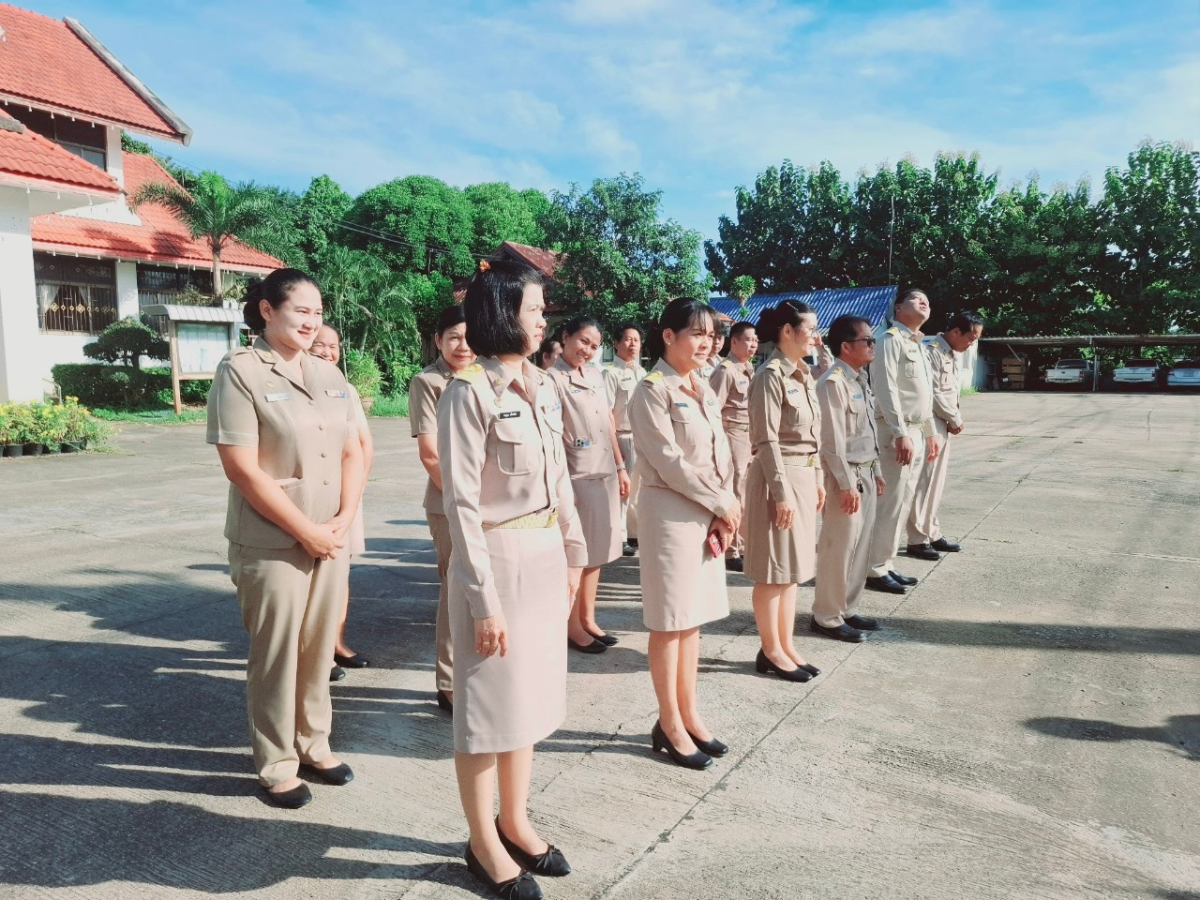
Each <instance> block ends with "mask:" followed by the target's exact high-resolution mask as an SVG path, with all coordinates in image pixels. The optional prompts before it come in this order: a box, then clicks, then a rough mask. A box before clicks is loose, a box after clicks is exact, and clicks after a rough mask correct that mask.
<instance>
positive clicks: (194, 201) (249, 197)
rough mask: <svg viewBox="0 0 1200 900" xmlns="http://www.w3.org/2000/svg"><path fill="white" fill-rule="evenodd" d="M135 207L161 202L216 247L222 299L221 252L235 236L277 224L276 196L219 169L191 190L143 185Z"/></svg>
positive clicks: (216, 283)
mask: <svg viewBox="0 0 1200 900" xmlns="http://www.w3.org/2000/svg"><path fill="white" fill-rule="evenodd" d="M130 203H131V205H132V206H133V208H134V209H137V207H139V206H141V205H142V204H143V203H157V204H158V205H159V206H162V207H165V208H166V209H168V210H170V212H172V213H173V214H174V215H175V216H176V218H178V219H179V220H180V221H181V222H183V224H184V225H186V226H187V227H188V230H189V231H191V233H192V237H194V238H196V239H198V240H203V241H206V242H207V243H208V246H209V248H210V249H211V250H212V258H213V263H212V273H213V300H214V302H215V301H219V300H220V298H221V293H222V288H221V275H222V270H221V251H222V250H223V249H224V248H225V247H226V246H227V245H228V244H229V242H230V241H231V240H233V238H234V237H235V236H238V235H241V236H243V237H247V238H249V237H250V236H251V235H253V234H254V233H255V232H262V231H264V230H268V229H270V228H272V227H273V225H274V215H273V214H274V212H275V210H276V205H277V204H276V202H275V199H274V198H273V197H272V196H271V195H270V193H269V192H268V191H265V190H263V188H261V187H259V186H258V185H256V184H254V182H252V181H251V182H240V183H238V184H234V185H231V184H229V182H227V181H226V180H225V179H224V178H222V177H221V176H220V175H218V174H217V173H216V172H201V173H200V175H199V176H197V178H196V180H195V182H194V184H193V185H192V189H191V191H185V190H184V189H183V188H181V187H180V186H179V185H178V184H163V183H161V182H158V183H155V184H147V185H143V186H142V188H141V189H140V190H139V191H138V192H137V193H136V194H135V195H134V196H133V198H132V200H131V201H130Z"/></svg>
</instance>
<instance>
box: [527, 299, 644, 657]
mask: <svg viewBox="0 0 1200 900" xmlns="http://www.w3.org/2000/svg"><path fill="white" fill-rule="evenodd" d="M562 334H563V352H562V355H561V356H560V357H559V358H558V360H557V361H556V362H555V363H554V365H553V366H551V367H550V369H549V370H548V371H547V372H546V374H547V375H548V376H549V378H550V383H551V385H553V387H554V390H555V391H556V392H557V394H558V399H559V402H560V403H561V404H562V422H563V443H564V445H565V446H566V451H567V469H568V470H569V471H570V473H571V488H572V490H573V491H574V492H575V509H576V511H577V512H578V513H579V522H580V524H581V525H582V527H583V540H584V543H585V544H587V550H588V559H587V565H586V566H585V567H584V570H583V575H582V577H581V578H580V580H579V595H578V596H577V597H576V598H575V606H574V607H572V609H571V620H570V622H569V623H568V625H567V642H568V643H569V645H570V646H571V648H572V649H574V650H578V651H579V652H581V653H603V652H604V651H605V650H607V649H608V648H609V647H611V646H613V645H614V644H616V643H618V641H617V638H615V637H613V636H612V635H611V634H608V633H606V632H605V631H604V629H602V628H601V627H600V626H599V625H598V624H596V593H597V591H598V590H599V587H600V567H601V566H603V565H606V564H608V563H610V562H612V561H613V560H614V559H617V558H619V557H620V556H621V498H622V497H627V496H628V495H629V475H628V473H627V472H626V471H625V460H624V459H622V457H621V448H620V446H619V445H618V444H617V426H616V424H615V421H614V420H613V414H612V410H611V409H610V408H609V405H608V390H607V388H606V387H605V385H604V375H603V374H602V373H601V371H600V370H599V369H598V368H597V367H596V366H593V365H591V361H592V357H594V356H595V355H596V353H598V352H599V350H600V323H599V322H597V321H596V320H595V319H593V318H592V317H591V316H575V317H574V318H572V319H568V320H567V322H566V323H565V324H564V325H563V327H562Z"/></svg>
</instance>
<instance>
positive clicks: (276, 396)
mask: <svg viewBox="0 0 1200 900" xmlns="http://www.w3.org/2000/svg"><path fill="white" fill-rule="evenodd" d="M291 399H292V395H291V394H289V393H287V392H286V391H284V392H283V393H282V394H267V402H268V403H275V402H276V401H279V400H291Z"/></svg>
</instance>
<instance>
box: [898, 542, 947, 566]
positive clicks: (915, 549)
mask: <svg viewBox="0 0 1200 900" xmlns="http://www.w3.org/2000/svg"><path fill="white" fill-rule="evenodd" d="M904 552H905V553H907V554H908V555H909V556H911V557H913V558H914V559H927V560H929V561H930V562H937V561H938V560H939V559H941V558H942V554H940V553H938V552H937V551H936V550H934V549H933V547H932V546H931V545H929V544H909V545H908V546H907V547H905V548H904Z"/></svg>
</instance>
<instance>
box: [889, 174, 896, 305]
mask: <svg viewBox="0 0 1200 900" xmlns="http://www.w3.org/2000/svg"><path fill="white" fill-rule="evenodd" d="M895 242H896V195H895V194H892V221H891V222H889V223H888V277H887V280H888V284H891V283H892V246H893V244H895Z"/></svg>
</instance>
